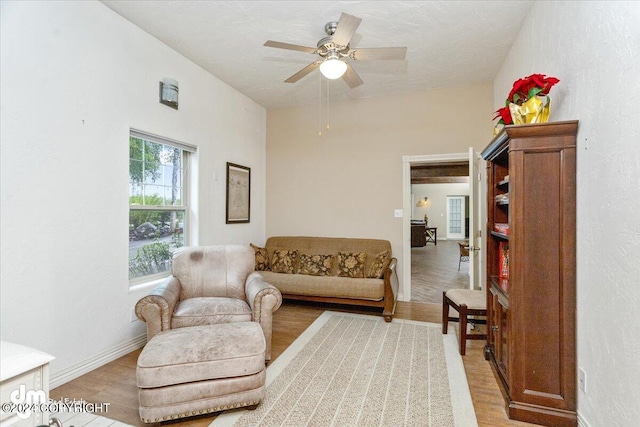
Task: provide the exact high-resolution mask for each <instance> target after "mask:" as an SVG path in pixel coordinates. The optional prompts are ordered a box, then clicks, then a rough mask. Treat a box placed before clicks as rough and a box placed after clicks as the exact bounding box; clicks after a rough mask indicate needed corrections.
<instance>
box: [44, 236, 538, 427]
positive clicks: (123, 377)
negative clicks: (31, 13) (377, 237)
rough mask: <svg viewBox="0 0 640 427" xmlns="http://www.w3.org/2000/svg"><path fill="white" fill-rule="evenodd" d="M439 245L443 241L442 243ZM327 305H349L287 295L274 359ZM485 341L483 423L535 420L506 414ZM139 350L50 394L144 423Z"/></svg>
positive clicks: (476, 370)
mask: <svg viewBox="0 0 640 427" xmlns="http://www.w3.org/2000/svg"><path fill="white" fill-rule="evenodd" d="M438 246H440V245H439V244H438ZM325 309H329V310H336V309H338V310H340V309H341V310H346V308H345V307H342V306H341V307H337V306H331V305H321V304H305V303H294V302H289V301H285V303H284V304H283V305H282V307H281V308H280V309H279V310H278V311H277V312H276V313H275V314H274V319H273V341H272V346H273V348H272V354H273V356H274V359H275V358H276V357H277V356H279V355H280V354H281V353H282V352H283V351H284V350H285V349H286V348H287V347H288V346H289V345H290V344H291V343H292V342H293V341H295V339H296V338H297V337H298V336H299V335H300V334H301V333H302V332H303V331H304V330H305V329H306V328H307V327H308V326H309V325H311V323H313V321H314V320H316V318H318V316H320V315H321V314H322V312H323V311H324V310H325ZM349 311H350V312H353V313H365V314H372V313H374V311H370V310H367V309H357V308H353V309H350V310H349ZM396 317H398V318H401V319H411V320H419V321H425V322H433V323H441V322H440V318H441V304H426V303H417V302H398V307H397V309H396ZM452 325H453V324H452ZM483 346H484V342H482V341H469V342H468V343H467V354H466V355H465V356H464V357H463V361H464V367H465V371H466V374H467V381H468V382H469V388H470V391H471V398H472V400H473V405H474V408H475V411H476V417H477V418H478V425H479V426H480V427H501V426H533V425H534V424H527V423H521V422H517V421H511V420H509V419H508V418H507V416H506V412H505V408H504V400H503V399H502V395H501V393H500V390H499V388H498V385H497V382H496V379H495V377H494V374H493V372H492V370H491V368H490V366H489V363H488V362H486V361H485V360H484V356H483ZM139 354H140V350H137V351H134V352H132V353H130V354H128V355H126V356H124V357H121V358H120V359H117V360H115V361H113V362H111V363H108V364H107V365H105V366H102V367H100V368H98V369H96V370H94V371H92V372H90V373H88V374H86V375H83V376H81V377H79V378H77V379H75V380H73V381H71V382H68V383H67V384H64V385H62V386H60V387H58V388H55V389H53V390H51V393H50V394H51V397H52V398H54V399H63V398H69V399H74V398H75V399H84V400H86V401H88V402H92V403H110V404H111V405H110V406H109V412H108V413H101V414H98V415H102V416H106V417H108V418H111V419H114V420H118V421H122V422H124V423H127V424H132V425H137V426H142V425H152V424H143V423H142V422H141V421H140V418H139V417H138V394H137V388H136V372H135V371H136V360H137V358H138V355H139ZM214 418H215V416H214V415H207V416H201V417H195V418H190V419H186V420H184V421H175V422H166V423H161V424H156V425H158V426H159V425H179V426H194V427H197V426H208V425H209V424H210V423H211V422H212V421H213V419H214ZM76 427H78V426H76ZM301 427H302V426H301ZM394 427H395V426H394Z"/></svg>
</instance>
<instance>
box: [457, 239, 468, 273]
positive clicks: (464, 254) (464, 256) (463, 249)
mask: <svg viewBox="0 0 640 427" xmlns="http://www.w3.org/2000/svg"><path fill="white" fill-rule="evenodd" d="M458 246H459V247H460V258H459V259H458V271H460V263H461V262H462V261H465V262H469V243H467V242H464V243H463V242H458Z"/></svg>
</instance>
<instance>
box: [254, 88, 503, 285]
mask: <svg viewBox="0 0 640 427" xmlns="http://www.w3.org/2000/svg"><path fill="white" fill-rule="evenodd" d="M340 84H342V83H340ZM334 87H335V88H340V89H341V90H348V89H347V88H346V86H344V85H343V84H342V86H338V85H337V84H336V85H335V86H334ZM491 94H492V87H491V84H476V85H469V86H463V87H455V88H442V89H437V90H430V91H424V92H415V93H406V94H399V95H392V96H383V97H373V98H366V99H358V100H353V101H348V102H337V103H331V104H330V105H329V109H330V114H329V116H330V118H331V120H330V125H331V131H329V132H325V133H324V135H323V136H322V137H321V138H319V137H318V134H317V133H318V118H319V117H318V115H319V108H318V107H319V106H318V105H311V106H305V107H296V108H282V109H270V110H269V111H268V114H267V164H268V170H267V209H266V211H267V236H274V235H310V236H329V237H363V238H378V239H386V240H389V241H390V242H391V249H392V252H393V256H394V257H396V258H397V259H398V276H399V279H400V283H403V282H402V281H403V275H404V271H403V269H402V265H403V219H402V218H395V217H394V210H395V209H403V199H404V198H403V162H402V159H403V156H418V155H435V154H451V153H461V152H462V153H466V152H468V149H469V147H471V146H473V147H475V148H476V150H481V149H482V148H484V146H485V145H486V144H488V143H489V141H490V140H491V138H492V128H493V124H492V122H491V117H492V111H493V110H492V108H493V106H492V104H491ZM459 111H464V112H465V114H464V118H465V124H464V126H460V124H459V122H458V121H457V119H456V117H457V115H456V113H455V112H459ZM407 179H408V178H407ZM406 188H407V192H408V191H409V190H408V189H409V182H407V183H406ZM405 215H406V216H409V215H411V210H410V209H407V212H406V213H405ZM409 239H410V235H408V236H407V240H409ZM407 248H409V244H408V241H407ZM409 255H410V253H409Z"/></svg>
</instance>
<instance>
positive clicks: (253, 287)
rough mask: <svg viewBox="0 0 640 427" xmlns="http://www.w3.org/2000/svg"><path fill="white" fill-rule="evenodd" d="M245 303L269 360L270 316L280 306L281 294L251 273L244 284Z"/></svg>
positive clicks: (266, 357)
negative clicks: (247, 304) (260, 328)
mask: <svg viewBox="0 0 640 427" xmlns="http://www.w3.org/2000/svg"><path fill="white" fill-rule="evenodd" d="M245 293H246V295H247V302H248V303H249V306H250V307H251V320H253V321H254V322H258V323H259V324H260V327H262V331H263V332H264V337H265V340H266V342H267V349H266V352H265V359H266V360H270V359H271V329H272V315H273V313H274V312H275V311H276V310H277V309H278V308H280V304H282V294H281V293H280V291H279V290H278V288H276V287H275V286H273V285H272V284H270V283H267V282H265V281H264V279H263V278H262V276H261V275H260V273H257V272H253V273H251V274H249V277H247V281H246V283H245Z"/></svg>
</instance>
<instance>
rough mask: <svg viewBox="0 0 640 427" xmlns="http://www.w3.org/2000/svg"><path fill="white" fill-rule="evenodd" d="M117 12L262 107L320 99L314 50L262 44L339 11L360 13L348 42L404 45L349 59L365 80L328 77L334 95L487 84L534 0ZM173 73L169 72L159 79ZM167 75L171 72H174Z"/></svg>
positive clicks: (147, 7)
mask: <svg viewBox="0 0 640 427" xmlns="http://www.w3.org/2000/svg"><path fill="white" fill-rule="evenodd" d="M102 2H103V3H104V4H105V5H106V6H108V7H109V8H111V9H113V10H114V11H115V12H117V13H118V14H120V15H122V16H123V17H124V18H126V19H128V20H129V21H131V22H133V23H134V24H135V25H137V26H138V27H140V28H142V29H143V30H144V31H146V32H148V33H149V34H151V35H153V36H155V37H156V38H158V39H159V40H161V41H162V42H164V43H165V44H167V45H168V46H170V47H171V48H173V49H174V50H176V51H178V52H180V53H181V54H182V55H184V56H185V57H187V58H189V59H190V60H192V61H193V62H195V63H196V64H198V65H200V66H201V67H202V68H204V69H205V70H207V71H209V72H210V73H211V74H213V75H214V76H216V77H218V78H219V79H221V80H222V81H224V82H225V83H227V84H229V85H230V86H232V87H234V88H235V89H237V90H238V91H240V92H242V93H244V94H245V95H246V96H248V97H249V98H251V99H253V100H254V101H256V102H257V103H259V104H261V105H263V106H264V107H266V108H278V107H290V106H297V105H305V104H313V103H317V102H318V100H319V92H320V77H319V74H320V73H319V71H318V70H316V71H314V72H313V73H311V74H309V75H308V76H306V77H304V78H302V79H301V80H300V81H298V82H297V83H284V80H285V79H287V78H288V77H289V76H291V75H292V74H294V73H295V72H297V71H298V70H300V69H301V68H303V67H304V66H306V65H307V64H309V63H311V62H313V61H315V60H316V59H317V56H315V55H312V54H309V53H304V52H297V51H288V50H282V49H274V48H268V47H264V46H263V44H264V42H265V41H266V40H275V41H280V42H285V43H293V44H299V45H303V46H310V47H315V46H316V43H317V41H318V40H319V39H321V38H322V37H324V36H325V33H324V25H325V24H326V23H327V22H329V21H337V20H338V19H339V18H340V14H341V12H346V13H349V14H351V15H354V16H357V17H359V18H362V23H361V24H360V26H359V27H358V29H357V31H356V33H355V35H354V36H353V38H352V40H351V47H352V48H353V47H360V48H366V47H395V46H406V47H407V58H406V60H404V61H399V60H387V61H374V60H370V61H353V62H352V65H353V67H354V69H355V70H356V71H357V72H358V74H359V75H360V77H361V78H362V79H363V80H364V84H363V85H361V86H359V87H357V88H355V89H349V87H348V86H347V85H346V83H345V82H344V81H342V80H341V79H340V80H336V81H332V82H331V83H330V97H331V100H332V101H338V100H347V99H357V98H364V97H370V96H379V95H386V94H394V93H403V92H412V91H423V90H428V89H433V88H438V87H451V86H460V85H465V84H469V83H481V82H492V81H493V79H494V77H495V75H496V73H497V71H498V69H499V67H500V66H501V64H502V62H503V60H504V58H505V56H506V54H507V52H508V51H509V48H510V47H511V45H512V43H513V41H514V39H515V37H516V35H517V34H518V30H519V27H520V25H521V24H522V22H523V20H524V19H525V17H526V15H527V13H528V12H529V10H530V8H531V5H532V4H533V1H295V2H293V1H203V0H198V1H191V0H184V1H166V0H161V1H157V0H146V1H142V0H141V1H121V0H102ZM161 77H172V76H161ZM173 77H175V76H173Z"/></svg>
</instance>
